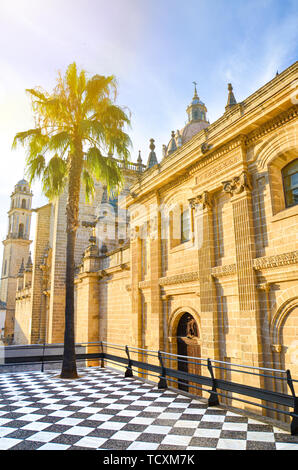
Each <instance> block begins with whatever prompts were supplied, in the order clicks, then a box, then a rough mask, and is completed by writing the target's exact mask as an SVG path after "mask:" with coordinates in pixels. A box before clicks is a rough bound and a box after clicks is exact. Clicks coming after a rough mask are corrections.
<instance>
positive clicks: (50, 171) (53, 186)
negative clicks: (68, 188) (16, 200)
mask: <svg viewBox="0 0 298 470" xmlns="http://www.w3.org/2000/svg"><path fill="white" fill-rule="evenodd" d="M66 181H67V165H66V162H65V161H64V160H63V159H62V158H59V157H58V155H55V156H54V157H52V158H51V160H50V161H49V163H48V165H47V166H46V168H45V169H44V171H43V175H42V187H43V192H44V194H45V195H46V196H47V197H48V198H49V199H53V198H54V197H57V196H59V195H60V194H61V193H62V191H63V189H64V187H65V184H66Z"/></svg>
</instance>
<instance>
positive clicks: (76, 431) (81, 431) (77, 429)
mask: <svg viewBox="0 0 298 470" xmlns="http://www.w3.org/2000/svg"><path fill="white" fill-rule="evenodd" d="M92 431H94V428H91V427H87V426H74V427H73V428H70V429H68V430H67V431H65V432H64V433H63V434H71V435H72V436H86V435H87V434H89V433H90V432H92Z"/></svg>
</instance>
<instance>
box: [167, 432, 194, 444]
mask: <svg viewBox="0 0 298 470" xmlns="http://www.w3.org/2000/svg"><path fill="white" fill-rule="evenodd" d="M191 439H192V436H178V435H176V434H168V435H167V436H166V437H165V438H164V439H163V440H162V442H161V444H162V445H165V444H169V445H172V446H187V445H188V444H189V443H190V441H191Z"/></svg>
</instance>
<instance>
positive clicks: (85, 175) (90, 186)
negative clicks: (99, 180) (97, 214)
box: [82, 169, 95, 202]
mask: <svg viewBox="0 0 298 470" xmlns="http://www.w3.org/2000/svg"><path fill="white" fill-rule="evenodd" d="M82 180H83V184H84V189H85V197H86V201H87V202H90V199H93V197H94V193H95V186H94V180H93V178H92V176H91V175H90V173H89V172H88V170H86V169H84V170H83V172H82Z"/></svg>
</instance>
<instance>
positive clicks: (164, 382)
mask: <svg viewBox="0 0 298 470" xmlns="http://www.w3.org/2000/svg"><path fill="white" fill-rule="evenodd" d="M158 359H159V363H160V367H161V376H160V377H159V382H158V388H159V389H160V388H168V384H167V380H166V369H165V366H164V363H163V358H162V355H161V352H160V351H158Z"/></svg>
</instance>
